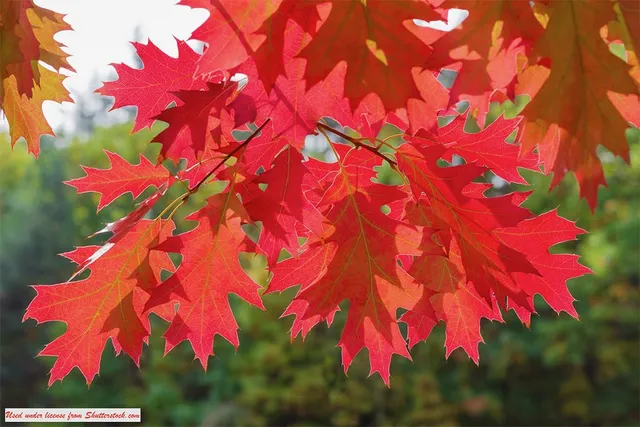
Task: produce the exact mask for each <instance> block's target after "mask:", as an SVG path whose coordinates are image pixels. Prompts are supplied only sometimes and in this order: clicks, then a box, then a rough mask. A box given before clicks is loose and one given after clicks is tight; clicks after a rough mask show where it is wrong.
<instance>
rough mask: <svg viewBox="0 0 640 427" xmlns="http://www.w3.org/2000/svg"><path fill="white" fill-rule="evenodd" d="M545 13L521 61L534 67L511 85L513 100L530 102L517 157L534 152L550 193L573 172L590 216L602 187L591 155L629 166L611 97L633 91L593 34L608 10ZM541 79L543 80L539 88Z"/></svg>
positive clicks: (568, 7) (587, 6)
mask: <svg viewBox="0 0 640 427" xmlns="http://www.w3.org/2000/svg"><path fill="white" fill-rule="evenodd" d="M547 11H548V15H549V20H548V23H547V25H546V29H545V32H544V33H543V35H542V36H541V37H540V39H538V41H537V42H536V44H535V46H534V49H533V51H532V53H531V54H530V55H529V56H530V58H532V61H536V58H541V62H539V63H532V64H531V66H530V67H527V68H524V70H523V71H522V72H521V73H520V75H519V77H518V83H519V85H521V86H522V87H521V88H517V90H516V92H518V93H526V94H527V95H529V96H530V97H531V98H532V100H531V102H530V103H529V104H527V106H526V107H525V109H524V110H523V112H522V115H523V116H524V121H523V130H522V137H521V140H520V141H521V147H522V152H523V153H526V152H528V151H530V150H531V149H533V148H534V147H535V146H538V150H539V153H540V160H541V161H542V162H543V163H544V164H545V170H546V172H547V173H551V172H553V174H554V179H553V184H552V185H554V186H555V185H557V183H558V182H559V181H560V180H561V179H562V178H563V177H564V176H565V175H566V173H567V172H569V171H571V172H573V173H574V175H575V176H576V178H577V180H578V183H579V184H580V195H581V197H584V198H586V199H587V202H588V203H589V206H590V207H591V209H592V210H593V209H594V208H595V206H596V204H597V192H598V187H599V186H600V185H605V179H604V174H603V170H602V165H601V163H600V159H599V158H598V155H597V152H596V149H597V147H598V146H599V145H602V146H604V147H605V148H607V149H609V150H610V151H611V152H612V153H613V154H615V155H617V156H621V157H622V158H623V159H625V160H627V161H628V160H629V148H628V146H627V143H626V137H625V130H626V129H627V128H628V127H629V125H628V123H627V121H626V120H625V118H624V117H623V116H622V115H621V113H620V112H619V111H618V110H617V109H616V107H615V105H614V104H613V103H612V97H613V96H615V94H622V95H637V94H638V86H637V85H636V83H635V82H634V80H633V79H632V78H631V76H630V75H629V71H630V68H631V67H630V66H629V65H627V64H625V63H624V62H623V61H622V60H620V59H619V58H617V57H615V56H614V55H613V54H612V53H611V52H610V51H609V48H608V46H607V44H606V43H605V41H604V40H603V39H602V37H601V36H600V28H601V27H604V26H606V25H607V23H608V22H609V21H612V20H613V19H614V18H615V17H614V13H613V3H610V2H602V1H597V0H592V1H585V2H568V1H562V0H559V1H551V2H549V5H548V6H547ZM558 40H562V41H563V42H562V43H558ZM549 62H550V65H549ZM539 68H544V69H546V70H547V71H546V73H545V72H544V70H540V69H539ZM545 74H546V75H547V76H548V77H546V79H543V80H540V77H539V76H544V75H545ZM531 80H534V83H532V82H531ZM540 81H542V82H543V83H542V84H540V83H539V82H540Z"/></svg>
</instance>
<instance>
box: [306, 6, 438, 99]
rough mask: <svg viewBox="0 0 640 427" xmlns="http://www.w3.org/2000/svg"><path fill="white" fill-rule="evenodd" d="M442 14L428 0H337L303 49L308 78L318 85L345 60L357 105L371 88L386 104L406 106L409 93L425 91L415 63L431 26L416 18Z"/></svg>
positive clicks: (349, 94) (426, 49)
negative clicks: (420, 86)
mask: <svg viewBox="0 0 640 427" xmlns="http://www.w3.org/2000/svg"><path fill="white" fill-rule="evenodd" d="M439 18H440V16H439V15H438V14H437V13H436V12H435V11H434V10H433V8H432V6H431V5H430V4H429V2H427V1H423V0H411V1H390V0H368V1H366V2H351V1H341V0H336V1H332V2H331V11H330V13H329V16H328V17H327V18H326V19H325V20H324V21H323V23H322V25H321V26H320V29H319V30H318V31H317V33H316V34H315V36H314V37H313V38H312V40H311V42H310V43H309V44H308V45H306V46H305V47H304V48H303V49H302V51H301V52H300V54H299V55H298V56H299V57H300V58H304V59H306V60H307V68H306V70H305V74H304V75H305V77H306V79H307V83H308V84H309V86H313V85H315V84H316V83H318V82H319V81H321V80H323V79H325V78H326V77H327V76H328V75H329V74H330V73H331V71H332V70H333V69H334V68H335V67H336V66H337V65H338V64H339V63H341V62H346V66H347V71H346V75H345V80H344V91H345V94H346V96H347V97H348V98H349V101H350V102H351V106H352V108H353V109H355V107H356V106H357V105H358V104H359V103H360V101H361V100H362V99H364V97H365V96H366V95H368V94H370V93H372V92H375V93H377V94H378V95H379V96H380V98H381V99H382V102H383V104H384V106H385V108H386V109H387V110H389V111H392V110H394V109H396V108H404V107H405V106H406V103H407V100H408V99H409V98H419V97H420V93H419V91H418V88H417V87H416V83H415V82H414V78H413V75H412V69H413V68H416V67H418V68H420V67H422V66H423V64H424V58H426V57H427V55H428V54H429V53H430V48H429V46H428V45H427V44H426V40H425V39H423V38H422V37H421V33H429V32H430V30H428V29H425V28H422V27H419V26H418V25H416V24H415V23H414V21H413V20H414V19H422V20H425V21H433V20H438V19H439ZM346 23H348V24H346ZM407 52H411V54H410V55H407Z"/></svg>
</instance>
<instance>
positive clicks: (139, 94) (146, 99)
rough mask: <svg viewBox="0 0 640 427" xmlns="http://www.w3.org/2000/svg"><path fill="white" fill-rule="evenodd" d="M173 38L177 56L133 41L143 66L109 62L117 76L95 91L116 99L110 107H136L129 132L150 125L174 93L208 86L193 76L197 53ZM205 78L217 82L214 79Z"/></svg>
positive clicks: (197, 57) (175, 97)
mask: <svg viewBox="0 0 640 427" xmlns="http://www.w3.org/2000/svg"><path fill="white" fill-rule="evenodd" d="M176 41H177V44H178V57H177V58H172V57H171V56H169V55H167V54H166V53H164V52H163V51H162V50H160V49H159V48H158V47H157V46H156V45H154V44H153V43H152V42H151V41H149V43H148V44H142V43H133V46H134V48H135V50H136V53H137V54H138V56H139V57H140V60H141V61H142V65H143V68H141V69H137V68H132V67H129V66H128V65H126V64H112V65H113V67H114V68H115V70H116V72H117V73H118V79H117V80H115V81H111V82H106V83H105V84H104V86H102V87H101V88H100V89H98V90H97V92H98V93H100V94H101V95H104V96H111V97H113V98H115V102H114V104H113V106H112V107H111V109H112V110H113V109H116V108H121V107H126V106H129V105H133V106H135V107H137V109H138V111H137V114H136V118H135V121H134V125H133V130H132V132H138V131H139V130H141V129H143V128H145V127H151V125H152V124H153V122H154V120H155V117H156V116H157V115H158V114H160V113H161V112H162V110H164V109H165V108H166V107H167V105H169V104H170V103H171V102H179V98H178V97H177V96H176V94H175V92H178V91H181V90H204V89H206V88H207V80H205V79H204V78H196V79H194V78H193V73H194V72H195V70H196V63H197V61H198V59H199V58H200V55H199V54H198V53H196V52H194V51H193V49H191V48H190V47H189V45H188V44H187V43H186V42H184V41H182V40H176ZM220 77H221V75H220ZM208 80H210V81H211V80H212V81H218V80H217V79H215V78H213V79H211V78H210V79H208Z"/></svg>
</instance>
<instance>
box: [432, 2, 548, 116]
mask: <svg viewBox="0 0 640 427" xmlns="http://www.w3.org/2000/svg"><path fill="white" fill-rule="evenodd" d="M440 7H442V8H447V9H448V8H459V9H465V10H468V11H469V17H468V18H467V19H466V20H465V21H464V22H463V23H462V24H460V26H458V28H456V29H454V30H452V31H450V32H448V33H445V34H444V35H443V36H442V37H441V38H440V39H439V40H437V41H436V42H435V43H433V45H432V48H433V54H432V55H431V56H430V57H429V59H428V60H427V64H426V66H427V67H428V68H429V69H432V70H434V71H440V69H442V68H449V69H452V68H454V67H452V65H453V64H456V63H458V64H459V66H458V67H455V68H458V70H457V72H458V76H457V77H456V79H455V81H454V83H453V86H452V87H451V102H450V105H453V104H455V103H456V102H458V101H463V100H465V101H469V103H470V108H469V111H470V113H471V115H472V116H473V117H474V118H476V119H477V121H478V124H479V125H480V127H484V123H485V118H486V115H487V113H488V112H489V103H490V101H491V97H492V95H493V93H494V92H495V91H502V92H506V93H507V94H508V95H510V96H513V91H514V84H515V79H516V75H517V69H516V55H517V54H518V53H524V54H527V53H528V52H530V51H531V48H532V47H533V43H534V42H535V41H536V40H537V39H538V38H539V37H540V35H541V34H542V32H543V27H542V25H540V23H539V22H538V21H537V20H536V18H535V16H534V10H533V8H532V7H531V5H530V4H529V2H526V1H521V0H496V1H482V0H474V1H468V0H463V1H460V0H447V1H445V2H443V3H442V4H441V5H440Z"/></svg>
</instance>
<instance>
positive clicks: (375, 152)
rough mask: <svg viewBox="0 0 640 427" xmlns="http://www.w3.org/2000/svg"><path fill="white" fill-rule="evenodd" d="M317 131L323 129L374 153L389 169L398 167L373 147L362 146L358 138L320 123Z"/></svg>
mask: <svg viewBox="0 0 640 427" xmlns="http://www.w3.org/2000/svg"><path fill="white" fill-rule="evenodd" d="M318 129H323V130H326V131H329V132H331V133H333V134H334V135H338V136H339V137H341V138H344V139H346V140H347V141H349V142H350V143H352V144H353V145H355V146H356V147H357V148H364V149H365V150H368V151H370V152H372V153H374V154H375V155H377V156H379V157H381V158H383V159H384V160H386V161H387V162H389V164H390V165H391V167H392V168H394V169H396V168H397V166H398V164H397V163H396V161H395V160H393V159H391V158H390V157H388V156H386V155H384V154H383V153H381V152H380V151H378V150H377V149H376V148H375V147H372V146H370V145H367V144H363V143H362V142H360V140H359V139H358V138H353V137H350V136H349V135H347V134H346V133H343V132H340V131H339V130H336V129H334V128H332V127H330V126H327V125H325V124H324V123H322V122H318Z"/></svg>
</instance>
